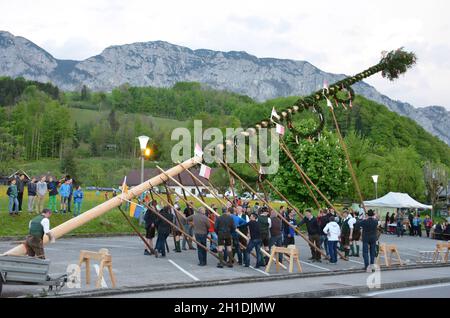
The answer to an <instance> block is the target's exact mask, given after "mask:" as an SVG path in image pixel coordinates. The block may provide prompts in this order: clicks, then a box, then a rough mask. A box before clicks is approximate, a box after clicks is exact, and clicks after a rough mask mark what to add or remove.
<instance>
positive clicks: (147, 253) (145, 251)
mask: <svg viewBox="0 0 450 318" xmlns="http://www.w3.org/2000/svg"><path fill="white" fill-rule="evenodd" d="M144 255H148V256H150V255H152V254H151V253H149V252H148V251H147V250H144Z"/></svg>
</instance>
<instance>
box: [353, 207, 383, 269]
mask: <svg viewBox="0 0 450 318" xmlns="http://www.w3.org/2000/svg"><path fill="white" fill-rule="evenodd" d="M355 227H356V228H358V229H359V228H361V229H362V242H363V258H364V268H365V270H366V271H367V272H369V273H370V272H372V268H370V267H369V252H370V266H372V265H373V264H374V263H375V253H376V245H377V228H378V221H377V220H376V219H375V213H374V211H373V210H369V211H368V212H367V218H366V219H365V220H362V221H358V222H357V223H356V224H355Z"/></svg>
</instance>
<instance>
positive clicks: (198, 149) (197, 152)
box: [194, 144, 203, 157]
mask: <svg viewBox="0 0 450 318" xmlns="http://www.w3.org/2000/svg"><path fill="white" fill-rule="evenodd" d="M194 154H195V156H197V157H203V150H202V147H200V145H199V144H195V150H194Z"/></svg>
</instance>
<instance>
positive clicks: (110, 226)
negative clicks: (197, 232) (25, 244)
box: [0, 186, 280, 237]
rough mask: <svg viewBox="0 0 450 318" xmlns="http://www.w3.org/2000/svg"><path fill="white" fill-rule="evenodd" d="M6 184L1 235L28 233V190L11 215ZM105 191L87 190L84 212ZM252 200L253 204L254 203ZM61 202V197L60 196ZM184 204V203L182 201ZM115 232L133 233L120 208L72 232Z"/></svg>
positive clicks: (0, 193) (56, 217) (58, 218)
mask: <svg viewBox="0 0 450 318" xmlns="http://www.w3.org/2000/svg"><path fill="white" fill-rule="evenodd" d="M6 190H7V187H6V186H0V237H2V236H3V237H4V236H23V235H26V234H27V233H28V223H29V221H30V220H31V219H32V218H33V217H34V216H36V214H32V215H30V214H29V213H28V211H27V206H28V197H27V191H26V190H25V193H24V202H23V207H22V210H23V212H22V213H21V215H20V216H15V217H11V216H9V214H8V198H7V196H6ZM173 199H174V198H173ZM104 200H105V199H104V197H103V193H101V194H100V195H99V196H97V195H96V193H95V191H85V199H84V201H83V205H82V212H85V211H87V210H89V209H91V208H93V207H94V206H97V205H99V204H101V203H103V202H104ZM192 201H193V202H194V203H195V206H197V207H199V206H201V205H200V203H198V202H197V201H195V200H194V199H192ZM205 201H206V202H207V203H208V204H212V203H215V204H216V206H218V202H217V200H215V199H213V198H206V199H205ZM253 203H254V202H252V203H251V204H253ZM47 204H48V198H47V200H46V202H45V206H47ZM58 204H59V197H58ZM180 204H181V205H182V206H184V204H183V203H182V202H180ZM274 206H275V207H276V208H278V207H279V206H280V204H279V203H274ZM70 218H72V215H70V214H65V215H61V214H53V215H52V217H51V220H50V224H51V227H55V226H58V225H59V224H62V223H64V222H65V221H67V220H69V219H70ZM133 222H134V224H135V225H136V226H138V221H137V220H136V219H133ZM141 232H144V229H143V228H141ZM114 233H133V230H132V229H131V227H130V225H129V224H128V223H127V222H126V220H125V219H124V217H123V216H122V214H121V213H120V211H119V210H118V209H114V210H112V211H110V212H108V213H106V214H105V215H103V216H101V217H99V218H97V219H95V220H93V221H91V222H89V223H87V224H85V225H83V226H81V227H80V228H78V229H76V230H75V231H73V232H72V233H71V234H114Z"/></svg>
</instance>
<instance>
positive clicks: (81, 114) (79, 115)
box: [69, 108, 187, 131]
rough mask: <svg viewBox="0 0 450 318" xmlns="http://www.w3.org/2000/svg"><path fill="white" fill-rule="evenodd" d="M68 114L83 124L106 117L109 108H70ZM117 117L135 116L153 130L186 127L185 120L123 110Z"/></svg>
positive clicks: (128, 117)
mask: <svg viewBox="0 0 450 318" xmlns="http://www.w3.org/2000/svg"><path fill="white" fill-rule="evenodd" d="M69 110H70V114H71V119H72V122H73V123H75V121H76V122H77V123H78V125H80V126H83V125H86V124H89V123H92V122H99V121H100V120H101V119H104V118H105V119H106V118H108V115H109V110H105V111H97V110H90V109H81V108H70V109H69ZM116 114H117V116H118V119H122V118H126V119H127V120H130V121H135V119H136V118H138V117H139V119H140V120H141V121H142V122H143V124H149V125H152V126H153V127H154V128H155V130H162V131H167V130H172V129H174V128H177V127H186V126H187V121H179V120H175V119H169V118H162V117H153V116H149V115H143V114H126V113H124V112H120V111H118V112H117V113H116Z"/></svg>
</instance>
